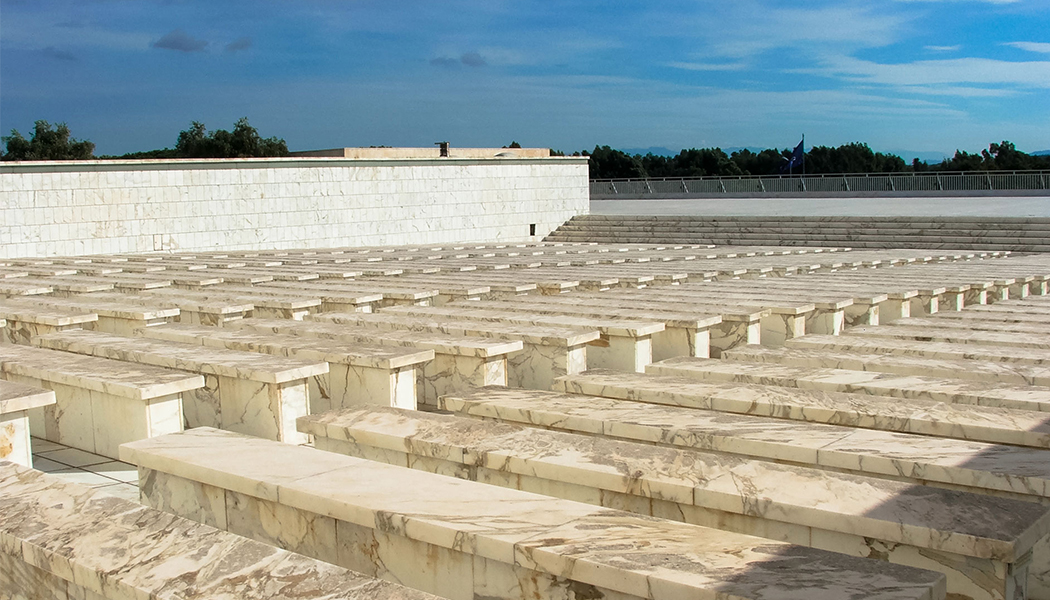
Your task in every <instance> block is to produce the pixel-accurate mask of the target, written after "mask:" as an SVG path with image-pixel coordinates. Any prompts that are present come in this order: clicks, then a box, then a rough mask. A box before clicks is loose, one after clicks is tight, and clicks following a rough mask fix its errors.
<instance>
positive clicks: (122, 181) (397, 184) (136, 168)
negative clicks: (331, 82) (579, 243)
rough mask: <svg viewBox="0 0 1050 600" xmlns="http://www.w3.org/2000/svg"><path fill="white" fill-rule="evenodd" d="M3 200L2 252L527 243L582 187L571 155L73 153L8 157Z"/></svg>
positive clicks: (579, 197) (578, 202)
mask: <svg viewBox="0 0 1050 600" xmlns="http://www.w3.org/2000/svg"><path fill="white" fill-rule="evenodd" d="M0 199H2V202H0V206H2V207H3V208H0V223H2V224H0V240H4V243H3V244H0V258H11V257H19V256H54V255H80V254H98V253H117V252H143V251H154V250H210V249H220V248H221V249H230V250H250V249H269V248H289V247H302V246H309V245H312V244H315V243H316V242H317V240H344V241H346V242H350V241H352V242H353V243H355V244H360V245H382V244H407V243H447V242H454V241H467V240H479V241H497V240H499V241H527V240H533V241H538V240H539V239H540V238H541V237H542V236H544V235H546V234H547V233H549V232H550V231H552V230H553V229H554V228H556V227H558V226H559V225H561V224H562V223H563V222H564V221H565V220H567V219H569V218H570V217H572V216H574V215H577V214H582V213H586V212H587V210H588V202H589V190H588V177H587V161H586V159H579V158H536V159H525V158H518V159H513V158H508V159H490V160H474V159H439V160H433V159H421V160H396V161H381V160H377V161H364V160H342V159H323V158H322V159H261V160H260V159H243V160H197V161H164V162H151V161H128V162H120V161H106V162H88V161H81V162H78V163H76V164H63V165H58V164H54V163H51V164H44V163H26V164H19V165H5V166H4V167H3V168H2V169H0ZM530 224H535V225H536V233H535V236H532V237H530V235H529V233H530V232H529V225H530Z"/></svg>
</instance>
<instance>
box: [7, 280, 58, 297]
mask: <svg viewBox="0 0 1050 600" xmlns="http://www.w3.org/2000/svg"><path fill="white" fill-rule="evenodd" d="M20 279H21V278H14V279H0V296H5V297H12V296H14V297H18V296H40V295H44V294H50V293H51V292H52V291H53V290H52V288H51V286H49V285H39V284H35V283H23V282H20V281H19V280H20Z"/></svg>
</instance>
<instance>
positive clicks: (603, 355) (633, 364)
mask: <svg viewBox="0 0 1050 600" xmlns="http://www.w3.org/2000/svg"><path fill="white" fill-rule="evenodd" d="M382 312H383V313H384V314H391V313H393V314H397V315H413V316H416V317H423V318H430V317H435V316H436V317H437V318H452V319H460V320H463V321H479V322H486V323H501V324H504V323H505V324H513V325H526V326H533V325H541V326H549V325H554V326H566V327H573V328H577V329H580V330H588V329H597V330H598V331H599V332H601V334H602V339H601V342H602V343H597V342H596V343H593V344H591V345H590V348H589V351H588V357H587V358H588V364H592V365H595V366H602V367H606V368H610V369H622V370H627V371H642V370H644V369H645V365H647V364H649V363H651V362H652V361H653V346H654V340H653V338H654V336H659V335H661V334H662V332H663V331H664V329H665V326H664V324H663V323H660V322H657V321H642V320H620V319H618V318H592V317H588V316H585V315H584V316H581V315H573V314H537V313H542V311H531V310H520V311H514V310H505V309H503V308H502V307H501V305H500V303H496V302H478V301H467V302H456V303H453V304H450V305H446V306H441V307H425V308H423V307H410V306H397V307H391V308H389V309H384V310H383V311H382ZM705 336H708V337H709V334H708V333H707V330H706V329H705V330H704V331H703V332H697V333H696V335H695V336H694V337H695V338H697V339H698V340H701V341H697V342H696V343H697V344H699V345H701V346H703V345H704V343H703V341H702V340H703V339H704V337H705Z"/></svg>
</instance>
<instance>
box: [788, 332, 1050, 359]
mask: <svg viewBox="0 0 1050 600" xmlns="http://www.w3.org/2000/svg"><path fill="white" fill-rule="evenodd" d="M787 347H788V348H805V349H816V350H839V351H845V352H854V353H861V354H879V355H893V356H917V357H924V358H940V359H947V360H965V361H971V362H976V361H992V362H1006V363H1017V364H1021V365H1039V366H1047V365H1050V350H1044V349H1040V348H1019V347H1016V346H986V345H978V344H956V343H950V342H923V341H914V340H897V339H888V338H869V337H866V336H853V335H839V336H825V335H807V336H803V337H800V338H797V339H794V340H791V341H790V342H788V343H787Z"/></svg>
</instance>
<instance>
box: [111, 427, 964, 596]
mask: <svg viewBox="0 0 1050 600" xmlns="http://www.w3.org/2000/svg"><path fill="white" fill-rule="evenodd" d="M122 452H123V453H124V458H125V460H129V461H131V462H135V463H136V464H138V465H139V467H140V469H142V470H143V472H144V473H145V474H146V476H145V477H143V478H140V485H141V484H143V482H146V485H148V486H150V488H151V489H148V490H147V489H146V488H143V496H144V499H145V500H147V501H149V502H151V503H153V502H157V503H158V505H160V504H161V503H163V502H164V501H165V493H164V491H163V490H158V489H157V487H158V483H160V484H161V485H163V481H164V480H165V479H169V480H170V479H175V478H177V479H183V480H188V481H190V482H196V483H200V484H204V485H208V486H213V487H215V488H219V489H220V490H223V492H224V496H225V502H224V504H225V506H224V507H223V508H224V509H225V512H226V522H227V527H230V528H235V527H236V528H243V529H240V531H241V532H242V533H243V534H244V535H247V536H249V537H253V538H256V539H259V540H261V541H266V542H270V543H277V544H282V545H283V544H289V545H294V547H295V548H296V549H297V550H298V551H299V552H303V553H310V552H312V551H314V550H317V549H319V548H322V549H323V551H327V549H326V548H323V547H324V546H325V545H326V544H327V542H326V540H330V539H331V537H332V535H333V534H332V525H334V539H335V544H336V547H337V559H336V560H337V561H338V562H339V563H340V564H342V565H346V566H349V567H350V568H354V569H355V570H358V571H361V572H364V573H365V574H366V575H370V574H375V575H376V576H377V577H381V578H389V579H397V580H399V581H403V582H405V583H408V584H410V585H414V586H418V587H420V588H424V591H433V592H435V593H438V594H439V595H442V596H444V597H446V598H450V599H454V600H459V599H463V600H472V599H474V598H477V597H478V592H479V591H480V590H484V591H485V592H486V594H487V595H486V596H484V597H487V598H501V599H502V598H506V599H521V600H525V598H538V599H547V598H551V599H555V598H571V597H577V598H579V597H590V598H615V599H617V600H620V599H622V600H627V599H630V598H646V599H650V600H664V599H672V598H683V597H715V595H716V593H717V594H721V595H724V596H726V597H736V598H756V599H759V598H761V599H772V598H784V599H792V598H797V599H799V600H803V599H813V598H828V599H829V600H830V599H832V598H842V597H850V596H857V597H863V596H870V595H871V594H872V593H877V594H878V596H879V597H881V598H943V594H944V591H945V577H944V575H942V574H940V573H934V572H931V571H926V570H920V569H915V568H911V567H905V566H900V565H894V564H889V563H885V562H878V561H870V560H867V559H863V558H856V557H849V556H844V555H842V554H837V553H832V552H827V551H822V550H817V549H813V548H806V547H802V546H797V545H791V544H785V543H782V542H775V541H771V540H766V539H761V538H756V537H752V536H746V535H741V534H737V533H732V532H725V531H719V530H715V529H711V528H707V527H700V526H694V525H688V524H683V523H679V522H674V521H668V520H662V519H655V518H652V517H645V516H641V515H634V514H631V513H625V512H621V511H616V510H610V509H606V508H601V507H595V506H590V505H587V504H582V503H577V502H571V501H567V500H560V499H556V498H551V497H548V496H541V495H537V494H531V493H527V492H522V491H518V490H513V489H506V488H502V487H497V486H491V485H485V484H481V483H476V482H471V481H464V480H460V479H456V478H451V477H444V476H440V475H436V474H432V473H426V472H422V471H418V470H413V469H406V468H401V467H396V466H392V465H387V464H382V463H377V462H374V461H368V460H361V459H357V458H354V457H349V456H342V455H338V454H335V453H331V452H324V451H321V450H317V449H314V448H309V447H304V446H292V445H289V444H279V443H276V442H271V441H268V440H262V439H259V438H250V437H246V436H241V435H237V434H232V433H230V432H223V431H217V430H212V429H206V428H202V429H196V430H191V431H186V432H184V433H181V434H174V435H171V436H165V437H164V438H153V439H151V440H142V441H139V442H133V443H131V444H126V445H124V446H123V448H122ZM152 472H157V473H159V474H161V475H162V477H157V476H154V475H153V473H152ZM180 485H185V483H180ZM406 490H412V492H413V493H410V494H406V493H405V492H406ZM172 504H174V503H172ZM276 505H280V506H281V507H282V508H277V506H276ZM163 508H164V509H165V510H169V509H172V507H171V506H163ZM292 511H296V512H292ZM274 515H281V516H280V518H274ZM285 523H288V526H287V531H286V529H285V525H284V524H285ZM235 532H236V531H235ZM478 560H484V561H487V562H486V563H481V566H482V568H481V569H478V570H475V566H476V565H478V564H479V563H478ZM490 567H491V568H490ZM521 579H526V580H532V581H533V582H534V584H533V585H534V586H539V587H538V588H536V587H533V588H531V589H530V588H524V589H523V587H522V586H520V585H515V582H516V581H520V580H521ZM565 580H568V581H567V582H566V581H565ZM566 583H568V585H566ZM537 589H538V590H539V591H540V593H539V594H535V591H536V590H537ZM569 589H571V590H573V591H574V594H573V595H569V594H567V593H566V592H567V591H568V590H569ZM544 590H549V591H546V592H545V591H544ZM605 590H607V591H608V592H611V593H605Z"/></svg>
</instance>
